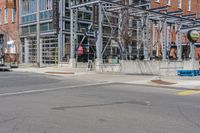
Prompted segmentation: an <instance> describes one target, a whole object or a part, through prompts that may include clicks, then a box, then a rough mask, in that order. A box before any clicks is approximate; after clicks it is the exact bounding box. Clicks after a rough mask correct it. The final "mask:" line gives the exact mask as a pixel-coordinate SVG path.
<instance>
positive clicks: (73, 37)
mask: <svg viewBox="0 0 200 133" xmlns="http://www.w3.org/2000/svg"><path fill="white" fill-rule="evenodd" d="M70 16H71V17H70V41H71V53H70V63H71V66H72V67H75V64H76V60H75V58H76V46H77V43H78V37H77V30H78V23H77V21H78V9H77V8H75V9H70Z"/></svg>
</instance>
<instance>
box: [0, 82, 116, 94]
mask: <svg viewBox="0 0 200 133" xmlns="http://www.w3.org/2000/svg"><path fill="white" fill-rule="evenodd" d="M111 83H114V82H104V83H95V84H85V85H74V86H66V87H58V88H47V89H38V90H28V91H18V92H8V93H1V94H0V97H3V96H16V95H23V94H32V93H39V92H47V91H56V90H62V89H63V90H64V89H72V88H80V87H90V86H96V85H107V84H111Z"/></svg>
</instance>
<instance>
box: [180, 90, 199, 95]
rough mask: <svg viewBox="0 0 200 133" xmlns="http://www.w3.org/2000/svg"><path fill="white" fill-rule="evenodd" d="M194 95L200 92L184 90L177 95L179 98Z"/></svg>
mask: <svg viewBox="0 0 200 133" xmlns="http://www.w3.org/2000/svg"><path fill="white" fill-rule="evenodd" d="M194 94H200V90H185V91H181V92H178V93H177V95H179V96H188V95H194Z"/></svg>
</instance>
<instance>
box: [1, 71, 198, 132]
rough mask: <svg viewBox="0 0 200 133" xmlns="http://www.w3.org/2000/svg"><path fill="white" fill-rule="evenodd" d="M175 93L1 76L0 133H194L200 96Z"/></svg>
mask: <svg viewBox="0 0 200 133" xmlns="http://www.w3.org/2000/svg"><path fill="white" fill-rule="evenodd" d="M95 84H96V85H95ZM178 92H180V89H178V90H176V89H169V88H168V89H167V88H158V87H147V86H136V85H128V84H114V83H106V82H92V83H91V82H90V81H87V80H85V79H83V80H81V79H80V78H77V80H76V78H74V77H73V78H70V77H68V78H61V77H58V76H47V75H39V74H34V73H16V72H2V73H0V133H199V132H200V95H199V94H196V95H186V96H180V95H177V93H178Z"/></svg>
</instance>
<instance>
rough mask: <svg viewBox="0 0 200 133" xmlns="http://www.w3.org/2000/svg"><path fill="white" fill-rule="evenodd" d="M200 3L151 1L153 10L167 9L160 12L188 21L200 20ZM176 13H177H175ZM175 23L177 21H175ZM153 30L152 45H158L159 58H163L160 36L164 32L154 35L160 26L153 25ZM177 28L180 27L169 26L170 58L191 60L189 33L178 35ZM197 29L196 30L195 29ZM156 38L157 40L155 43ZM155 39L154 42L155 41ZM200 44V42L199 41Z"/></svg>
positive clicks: (198, 53)
mask: <svg viewBox="0 0 200 133" xmlns="http://www.w3.org/2000/svg"><path fill="white" fill-rule="evenodd" d="M199 6H200V1H199V0H151V8H152V9H157V10H159V8H161V7H167V8H166V9H165V8H164V9H163V10H162V9H160V12H166V13H169V14H170V13H171V14H174V15H176V16H182V17H183V18H188V19H197V20H198V19H199V18H200V8H199ZM175 12H176V13H175ZM174 21H175V20H174ZM177 23H183V24H184V21H182V22H177ZM152 27H153V29H152V31H151V42H152V45H153V44H156V43H157V45H158V48H157V56H158V57H159V56H160V57H161V56H162V46H161V45H162V44H161V43H162V42H161V40H160V34H163V32H162V31H161V32H158V33H157V34H154V32H155V31H158V30H159V26H158V24H154V25H152ZM177 28H178V26H177V25H176V24H168V26H167V34H166V36H167V38H168V42H167V43H168V48H167V49H168V55H167V56H169V57H168V58H170V59H173V60H174V59H177V58H179V60H182V59H189V58H190V56H191V55H190V51H191V47H190V44H189V41H188V39H187V32H182V33H181V35H178V34H177ZM194 29H195V28H194ZM156 36H157V37H156ZM155 38H157V40H156V41H155ZM153 39H154V40H153ZM199 42H200V41H199ZM199 42H198V43H197V44H196V46H195V58H196V59H198V58H199V57H200V48H199V47H200V46H199V45H200V43H199ZM180 43H181V48H180V52H181V54H179V57H178V53H177V52H178V48H177V47H178V45H179V44H180Z"/></svg>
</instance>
